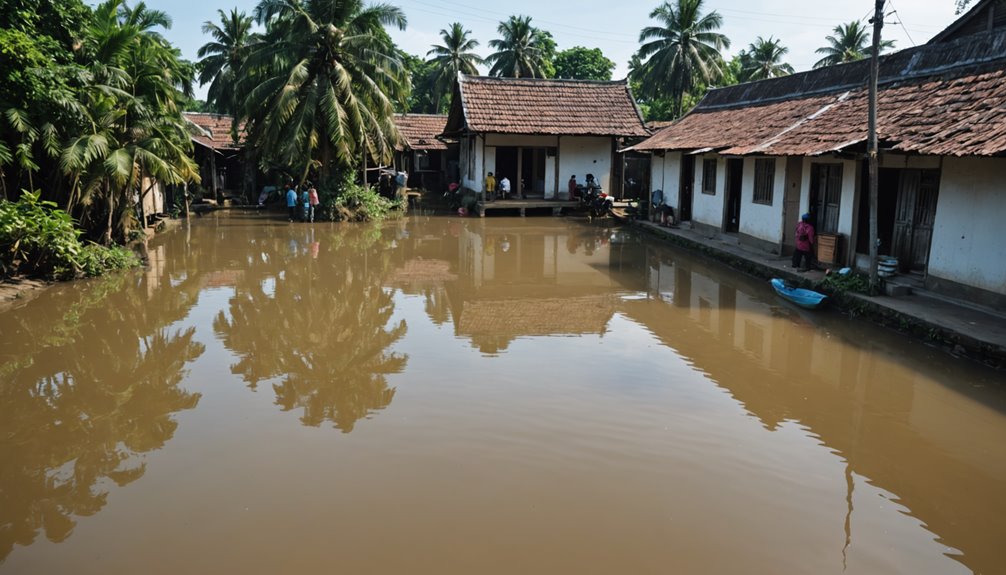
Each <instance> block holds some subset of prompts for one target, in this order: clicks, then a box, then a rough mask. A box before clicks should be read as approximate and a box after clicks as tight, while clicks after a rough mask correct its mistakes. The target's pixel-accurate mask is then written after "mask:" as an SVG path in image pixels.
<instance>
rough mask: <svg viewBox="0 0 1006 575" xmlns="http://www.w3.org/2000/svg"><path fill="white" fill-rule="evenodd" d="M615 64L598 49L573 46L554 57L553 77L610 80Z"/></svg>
mask: <svg viewBox="0 0 1006 575" xmlns="http://www.w3.org/2000/svg"><path fill="white" fill-rule="evenodd" d="M614 69H615V63H614V62H612V61H611V60H609V59H607V58H606V57H605V56H604V53H603V52H601V49H600V48H584V47H583V46H575V47H573V48H570V49H568V50H563V51H561V52H559V53H558V54H556V56H555V77H556V78H568V79H571V80H610V79H611V72H612V71H614Z"/></svg>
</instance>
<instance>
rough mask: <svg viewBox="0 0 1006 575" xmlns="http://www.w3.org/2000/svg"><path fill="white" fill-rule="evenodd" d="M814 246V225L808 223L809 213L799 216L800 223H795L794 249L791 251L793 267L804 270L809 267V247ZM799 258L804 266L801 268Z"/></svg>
mask: <svg viewBox="0 0 1006 575" xmlns="http://www.w3.org/2000/svg"><path fill="white" fill-rule="evenodd" d="M813 247H814V226H813V225H811V223H810V214H804V215H802V216H800V223H798V224H797V225H796V250H795V251H794V252H793V262H792V263H793V267H794V268H797V269H798V270H799V271H802V272H805V271H807V270H808V269H810V266H811V262H812V261H813V260H812V258H811V249H812V248H813ZM801 260H802V261H803V263H805V265H806V267H803V268H801V267H800V264H801Z"/></svg>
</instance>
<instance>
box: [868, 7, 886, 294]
mask: <svg viewBox="0 0 1006 575" xmlns="http://www.w3.org/2000/svg"><path fill="white" fill-rule="evenodd" d="M870 22H872V23H873V54H872V56H871V59H870V89H869V102H870V103H869V108H870V120H869V128H868V129H869V136H868V139H867V144H866V153H867V156H868V161H869V168H870V292H871V293H872V292H873V291H874V290H876V289H877V284H878V283H879V278H878V276H877V250H878V247H877V203H878V201H877V196H878V190H877V188H878V187H879V185H880V184H879V178H878V175H879V173H880V167H879V165H878V163H879V160H878V157H877V148H878V145H877V78H878V77H879V76H880V29H881V28H883V27H884V0H877V6H876V9H875V10H874V12H873V19H872V20H870Z"/></svg>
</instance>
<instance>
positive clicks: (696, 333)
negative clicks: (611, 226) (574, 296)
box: [620, 247, 1006, 573]
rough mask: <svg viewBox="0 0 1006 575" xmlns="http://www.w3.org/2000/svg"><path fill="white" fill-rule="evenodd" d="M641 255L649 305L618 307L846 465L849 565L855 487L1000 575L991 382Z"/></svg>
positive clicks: (856, 326) (676, 262)
mask: <svg viewBox="0 0 1006 575" xmlns="http://www.w3.org/2000/svg"><path fill="white" fill-rule="evenodd" d="M645 252H646V253H645V255H644V256H643V257H645V258H646V259H645V267H646V277H647V283H648V288H647V290H646V295H647V296H648V297H646V298H640V299H628V300H626V301H623V302H622V305H621V307H620V309H621V310H623V311H624V313H625V314H626V315H627V316H629V317H631V318H633V319H634V320H635V321H637V322H639V323H640V324H641V325H644V326H646V327H647V328H648V329H649V330H650V331H651V332H652V333H653V334H655V335H656V336H657V337H658V338H660V340H661V341H662V342H664V343H665V345H667V346H669V347H671V348H673V349H675V350H677V351H678V353H680V354H681V355H682V356H683V357H684V358H686V359H687V360H689V361H690V362H692V363H693V364H694V365H695V367H696V368H697V369H700V370H702V371H704V372H705V373H706V374H708V376H709V377H710V378H711V379H712V380H713V381H714V382H715V383H716V384H717V385H719V386H721V387H722V388H724V389H725V390H727V391H728V392H729V393H730V394H731V395H732V396H733V397H734V398H736V399H737V401H739V402H740V403H741V404H742V405H743V406H744V407H745V408H746V409H747V410H748V412H749V413H751V414H752V415H753V416H755V417H757V418H758V419H759V420H760V421H761V423H762V425H763V426H764V427H765V428H766V429H768V430H770V431H773V430H777V429H779V428H780V427H781V426H782V425H783V424H784V423H785V422H788V421H796V422H799V423H800V424H802V425H804V426H806V427H807V428H808V430H809V432H810V433H811V434H813V436H815V437H817V438H819V439H820V441H821V442H822V443H823V444H824V445H826V446H827V447H828V448H829V449H831V450H832V451H833V452H834V453H835V454H837V455H839V456H840V457H842V458H843V460H844V461H845V462H846V465H845V475H846V477H845V479H844V481H845V483H846V486H847V494H846V498H847V504H848V512H847V516H846V517H845V519H844V525H845V530H846V534H847V535H846V536H847V539H846V542H845V547H843V549H842V554H843V560H844V557H845V554H846V551H847V548H848V546H849V545H850V544H851V545H853V546H854V545H855V530H856V521H855V515H854V512H853V491H854V488H855V485H854V481H853V477H854V476H859V477H865V478H866V479H867V481H868V482H869V483H870V484H871V485H874V486H877V487H880V488H882V489H885V490H887V491H889V492H891V493H893V494H895V496H896V497H897V500H896V501H897V502H898V503H900V504H901V505H903V506H904V507H906V508H907V510H908V512H909V513H910V514H911V515H913V516H914V517H917V518H918V519H919V520H920V521H921V522H922V524H924V525H925V526H926V528H927V529H929V530H930V531H932V532H933V533H934V534H936V535H937V537H938V538H939V541H941V542H942V543H943V544H944V545H945V546H947V550H946V553H947V554H948V555H949V556H952V557H954V558H955V559H957V560H958V561H960V562H961V563H963V564H964V565H966V566H968V567H969V568H971V569H973V570H975V571H976V572H982V573H991V572H994V571H996V570H998V569H1000V568H1001V566H1002V554H1001V551H1000V544H999V543H998V539H999V537H1000V535H1001V533H1000V532H999V531H998V530H997V529H995V528H993V526H994V525H996V524H997V523H998V522H1000V521H1001V518H1002V516H1003V514H1004V513H1006V491H1004V487H1006V467H1004V464H1003V460H1002V458H1001V457H999V456H996V457H992V456H991V453H990V451H989V446H987V445H983V444H982V442H981V441H977V439H978V438H986V437H996V436H1000V434H1001V433H1002V431H1003V426H1002V412H1004V411H1006V409H1004V407H1006V405H1004V402H1003V394H1001V393H991V394H989V393H986V391H988V390H983V389H981V388H982V387H983V386H985V385H989V386H992V387H995V386H996V385H997V380H996V379H995V375H993V374H991V373H990V372H988V371H987V370H985V369H984V368H982V367H980V366H976V365H972V364H968V363H964V362H948V361H947V359H946V357H945V356H943V355H942V354H941V353H940V352H938V351H935V350H933V351H930V352H922V353H919V352H916V353H914V354H912V355H907V354H905V352H904V348H905V341H904V340H902V339H901V338H899V337H898V336H896V335H894V334H890V333H887V332H879V333H878V330H877V329H875V328H873V327H872V326H869V325H867V324H865V323H864V322H850V321H849V320H847V319H846V318H844V317H841V316H838V315H837V314H830V315H829V314H814V313H811V312H806V311H804V310H799V309H797V308H793V307H789V306H787V305H786V304H784V303H782V302H779V301H778V300H777V299H776V298H775V297H774V296H773V295H772V294H771V291H770V290H769V289H768V288H767V287H765V286H761V285H758V284H755V285H753V284H752V282H750V281H747V280H746V279H744V278H741V277H736V276H734V277H731V276H729V275H725V274H723V273H722V271H721V270H720V269H718V268H719V266H718V265H717V264H711V263H708V262H705V261H703V260H697V259H695V258H692V257H689V256H687V255H682V254H680V253H675V252H673V251H670V250H667V249H663V248H659V247H656V248H654V247H650V248H647V249H646V250H645ZM1000 383H1001V382H1000ZM975 400H978V401H980V402H981V403H980V404H978V405H975ZM962 413H968V414H969V416H968V417H966V418H962V417H960V414H962Z"/></svg>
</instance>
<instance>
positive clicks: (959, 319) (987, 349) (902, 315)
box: [624, 219, 1006, 369]
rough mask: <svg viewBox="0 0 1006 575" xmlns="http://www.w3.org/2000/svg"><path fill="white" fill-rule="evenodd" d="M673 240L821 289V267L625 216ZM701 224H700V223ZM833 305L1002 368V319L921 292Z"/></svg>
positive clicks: (741, 267)
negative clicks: (792, 263)
mask: <svg viewBox="0 0 1006 575" xmlns="http://www.w3.org/2000/svg"><path fill="white" fill-rule="evenodd" d="M624 221H625V222H627V223H630V224H632V225H635V226H637V227H639V228H641V229H643V230H645V231H647V232H649V233H652V234H654V235H656V236H658V237H661V238H663V239H665V240H667V241H668V242H670V243H671V244H674V245H677V246H680V247H682V248H685V249H688V250H690V251H693V252H698V253H701V254H705V255H706V256H709V257H710V258H712V259H714V260H717V261H720V262H723V263H726V264H727V265H729V266H730V267H732V268H733V269H736V270H738V271H742V272H744V273H747V274H749V275H752V276H755V277H758V278H763V279H771V278H774V277H778V278H783V279H785V280H787V281H789V282H791V283H792V284H794V285H797V286H799V287H805V288H810V289H819V288H818V284H819V282H820V280H822V279H823V278H824V274H823V273H822V272H820V271H812V272H807V273H798V272H797V271H796V270H794V269H792V268H789V267H788V265H787V264H786V260H785V259H784V258H781V257H778V256H777V257H776V259H775V260H773V261H770V260H768V258H770V257H771V256H770V255H769V254H765V255H764V257H761V258H760V259H759V257H758V256H756V255H755V254H751V253H745V252H744V250H743V248H741V247H739V246H729V245H725V244H722V243H721V242H719V241H717V240H715V239H710V238H708V237H703V234H702V230H700V229H696V230H695V231H690V230H683V229H674V228H663V227H659V226H655V225H653V224H650V223H649V222H645V221H640V220H629V219H626V220H624ZM700 225H701V224H700ZM828 295H829V298H830V302H831V305H832V307H834V308H837V309H839V310H841V311H843V312H845V313H847V314H849V315H852V316H859V317H864V318H867V319H870V320H871V321H873V322H875V323H877V324H880V325H883V326H885V327H890V328H893V329H896V330H897V331H900V332H902V333H905V334H906V335H909V336H911V337H914V338H916V339H919V340H922V341H926V342H928V343H930V344H934V345H936V346H937V347H939V348H941V349H943V350H944V351H946V352H947V353H950V354H952V355H954V356H958V357H968V358H971V359H974V360H977V361H981V362H983V363H985V364H986V365H989V366H991V367H994V368H996V369H1003V368H1006V318H1004V317H1000V316H997V315H992V314H988V313H983V312H982V311H979V310H975V309H973V308H969V307H967V306H965V305H963V304H961V305H955V304H953V303H950V302H946V301H943V300H935V299H933V298H926V297H923V296H916V295H912V296H908V297H904V298H893V297H883V296H880V297H871V296H867V295H864V294H858V293H852V292H846V293H842V294H834V293H830V294H828Z"/></svg>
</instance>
